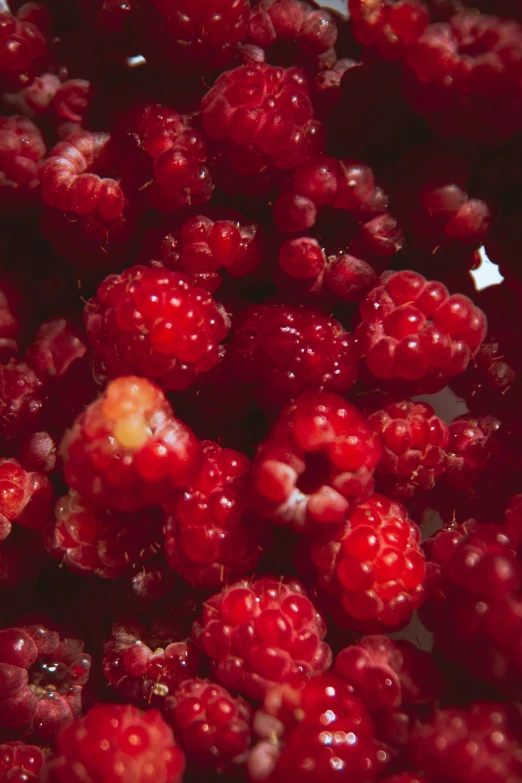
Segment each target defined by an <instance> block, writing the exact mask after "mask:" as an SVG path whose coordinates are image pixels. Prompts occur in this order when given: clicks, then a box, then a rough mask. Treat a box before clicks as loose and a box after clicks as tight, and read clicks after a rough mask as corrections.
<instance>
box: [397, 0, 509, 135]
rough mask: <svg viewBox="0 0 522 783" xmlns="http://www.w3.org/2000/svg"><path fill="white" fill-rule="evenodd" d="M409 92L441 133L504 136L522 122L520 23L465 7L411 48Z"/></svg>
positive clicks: (433, 25)
mask: <svg viewBox="0 0 522 783" xmlns="http://www.w3.org/2000/svg"><path fill="white" fill-rule="evenodd" d="M406 54H407V64H408V67H409V73H410V81H411V83H410V84H408V85H407V86H406V96H407V97H408V99H409V100H410V101H411V103H412V104H413V106H414V107H415V109H416V110H418V111H420V112H421V113H422V114H423V115H424V116H425V117H426V118H427V120H428V122H429V123H430V124H431V125H432V127H433V128H434V129H435V130H436V132H438V133H440V135H441V136H445V137H448V136H462V137H464V138H473V139H478V140H481V141H484V140H491V139H493V140H495V139H502V138H506V137H507V136H510V135H511V134H513V133H516V132H518V131H520V129H521V128H522V121H521V114H520V102H521V100H522V92H521V86H520V77H521V75H522V65H521V64H520V59H521V54H522V27H521V26H520V25H519V24H517V23H516V22H513V21H511V20H509V19H502V18H500V17H497V16H488V15H486V14H475V13H473V11H471V10H468V11H463V12H462V13H457V14H455V16H452V17H451V18H450V19H449V20H448V21H447V22H438V23H435V24H431V25H429V26H428V27H427V28H426V29H425V30H424V32H423V34H422V35H421V36H420V37H419V38H418V39H417V41H415V42H414V43H413V44H412V45H411V46H410V47H409V49H408V51H407V53H406Z"/></svg>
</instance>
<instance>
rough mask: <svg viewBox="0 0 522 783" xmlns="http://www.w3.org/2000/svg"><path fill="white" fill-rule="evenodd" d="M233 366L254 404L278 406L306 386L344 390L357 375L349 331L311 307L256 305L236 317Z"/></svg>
mask: <svg viewBox="0 0 522 783" xmlns="http://www.w3.org/2000/svg"><path fill="white" fill-rule="evenodd" d="M234 327H235V328H234V339H233V341H232V348H231V351H232V363H233V369H234V372H235V374H236V376H237V378H238V380H240V381H241V382H243V383H249V384H253V385H254V386H253V390H254V394H255V397H256V400H257V401H258V404H259V405H260V406H261V407H263V408H267V407H268V408H270V407H276V406H277V407H280V406H281V405H283V404H285V403H287V402H289V401H290V400H292V399H295V398H296V397H297V396H298V395H299V394H300V393H301V392H304V391H328V392H336V393H337V394H344V393H345V392H347V391H348V389H350V388H351V387H352V386H353V384H354V383H355V381H356V378H357V361H356V357H355V352H354V350H353V345H352V338H351V335H350V334H348V332H346V331H345V330H344V329H343V327H342V326H341V324H340V323H339V322H338V321H336V320H334V319H333V318H327V317H326V316H324V315H323V314H322V313H319V312H314V311H313V310H311V309H309V308H304V307H290V306H288V305H263V304H261V305H255V306H253V307H251V308H249V309H247V310H246V311H245V312H244V313H242V314H241V316H240V317H239V318H237V319H236V321H235V324H234Z"/></svg>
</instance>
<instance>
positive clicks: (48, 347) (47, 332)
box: [25, 318, 87, 381]
mask: <svg viewBox="0 0 522 783" xmlns="http://www.w3.org/2000/svg"><path fill="white" fill-rule="evenodd" d="M86 352H87V347H86V346H85V344H84V342H83V341H82V339H81V338H80V337H79V335H78V333H77V330H76V329H75V328H74V327H73V326H72V324H70V323H68V322H67V321H66V320H65V318H54V319H53V320H52V321H47V322H45V323H42V324H41V325H40V328H39V329H38V331H37V333H36V337H35V339H34V340H33V342H32V343H31V345H30V346H29V348H28V349H27V351H26V354H25V359H26V361H27V363H28V364H29V365H30V366H31V367H32V369H33V370H34V371H35V372H36V373H37V375H38V376H39V377H40V378H41V379H42V381H51V380H57V379H58V378H63V377H64V376H65V375H66V374H67V372H68V370H69V368H70V367H71V365H72V364H73V362H75V361H77V360H78V359H81V358H82V357H83V356H85V354H86Z"/></svg>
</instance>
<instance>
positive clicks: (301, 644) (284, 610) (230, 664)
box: [193, 577, 331, 699]
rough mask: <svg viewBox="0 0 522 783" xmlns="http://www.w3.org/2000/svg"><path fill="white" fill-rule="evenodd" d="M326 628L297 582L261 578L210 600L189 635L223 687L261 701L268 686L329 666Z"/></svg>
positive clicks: (227, 589) (329, 656)
mask: <svg viewBox="0 0 522 783" xmlns="http://www.w3.org/2000/svg"><path fill="white" fill-rule="evenodd" d="M325 633H326V624H325V622H324V620H323V619H322V617H321V616H320V615H319V613H318V612H317V611H316V610H315V609H314V606H313V604H312V602H311V601H310V600H309V598H307V596H306V593H305V590H304V588H303V587H302V585H301V584H299V582H295V581H284V580H281V579H275V578H274V577H264V578H262V579H257V580H255V581H246V580H245V581H243V582H237V583H236V584H234V585H231V586H230V587H225V588H224V589H223V590H222V591H221V592H220V593H217V594H216V595H214V596H212V598H209V599H208V600H207V601H206V602H205V605H204V609H203V615H202V616H201V617H200V618H199V619H198V620H196V622H195V623H194V627H193V637H194V640H195V642H196V644H197V646H198V647H199V649H200V650H201V651H202V652H203V653H204V654H205V655H208V657H209V658H210V665H211V670H212V672H213V674H214V675H215V677H216V678H217V680H218V681H219V682H220V683H222V684H223V685H224V686H225V687H226V688H229V689H230V690H232V691H238V692H239V693H243V694H245V695H246V696H249V697H250V698H252V699H261V698H263V696H264V695H265V694H266V692H267V691H268V690H269V688H270V687H272V686H273V685H275V684H277V683H284V682H290V681H291V680H293V679H294V678H295V677H297V676H309V675H314V674H318V673H319V672H322V671H324V670H325V669H327V668H328V666H329V665H330V662H331V651H330V648H329V647H328V645H327V644H326V643H325V642H323V641H322V640H323V638H324V636H325Z"/></svg>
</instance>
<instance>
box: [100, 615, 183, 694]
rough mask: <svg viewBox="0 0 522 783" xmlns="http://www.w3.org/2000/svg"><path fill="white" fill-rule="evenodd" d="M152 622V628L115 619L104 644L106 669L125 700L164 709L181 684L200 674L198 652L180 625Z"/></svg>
mask: <svg viewBox="0 0 522 783" xmlns="http://www.w3.org/2000/svg"><path fill="white" fill-rule="evenodd" d="M151 625H152V627H151V628H150V630H148V629H147V628H146V627H145V626H143V625H142V624H141V623H140V622H138V620H135V619H134V618H126V619H123V620H121V621H117V622H115V623H114V624H113V626H112V633H111V638H110V640H109V641H107V642H106V643H105V645H104V652H103V661H102V671H103V675H104V677H105V679H106V680H107V682H108V683H109V685H110V686H111V687H112V688H114V690H115V691H116V692H117V693H118V694H119V695H120V696H122V697H123V698H124V699H125V701H128V702H132V703H134V704H139V705H142V706H150V705H153V706H155V707H158V708H163V707H164V706H165V704H166V699H167V698H172V697H173V695H174V692H175V690H176V688H177V687H178V686H179V685H180V683H182V682H183V681H184V680H186V679H187V678H189V677H194V676H195V675H196V673H197V669H198V654H197V652H196V650H195V648H194V645H193V644H192V642H190V641H186V640H183V637H182V636H181V635H180V633H179V631H178V629H177V628H176V627H174V626H169V624H168V623H166V624H161V623H158V624H157V627H155V624H154V622H152V624H151Z"/></svg>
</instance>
